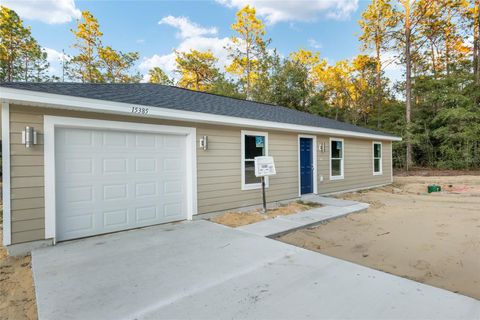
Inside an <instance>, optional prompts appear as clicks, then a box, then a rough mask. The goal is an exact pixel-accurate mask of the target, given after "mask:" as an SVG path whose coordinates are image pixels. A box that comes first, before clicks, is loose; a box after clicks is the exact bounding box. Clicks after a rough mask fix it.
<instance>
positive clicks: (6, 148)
mask: <svg viewBox="0 0 480 320" xmlns="http://www.w3.org/2000/svg"><path fill="white" fill-rule="evenodd" d="M2 173H3V179H2V180H3V181H2V184H3V185H2V200H3V245H4V246H8V245H10V244H11V243H12V229H11V222H12V218H11V210H10V209H11V207H10V204H11V200H10V192H11V191H10V188H11V185H10V106H9V105H8V102H5V101H2Z"/></svg>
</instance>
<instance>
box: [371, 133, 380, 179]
mask: <svg viewBox="0 0 480 320" xmlns="http://www.w3.org/2000/svg"><path fill="white" fill-rule="evenodd" d="M376 144H379V145H380V157H379V158H378V157H377V158H375V145H376ZM375 159H379V160H380V171H375ZM382 162H383V144H382V142H380V141H372V172H373V175H374V176H381V175H383V163H382Z"/></svg>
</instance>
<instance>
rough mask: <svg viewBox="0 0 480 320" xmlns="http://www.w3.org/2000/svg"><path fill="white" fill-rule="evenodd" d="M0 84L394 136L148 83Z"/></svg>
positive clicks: (92, 97) (207, 94)
mask: <svg viewBox="0 0 480 320" xmlns="http://www.w3.org/2000/svg"><path fill="white" fill-rule="evenodd" d="M0 86H1V87H5V88H12V89H21V90H29V91H38V92H45V93H52V94H60V95H66V96H73V97H82V98H90V99H99V100H106V101H114V102H123V103H130V104H137V105H145V106H150V107H159V108H168V109H175V110H183V111H193V112H202V113H208V114H216V115H223V116H232V117H238V118H245V119H255V120H265V121H273V122H279V123H286V124H295V125H304V126H312V127H320V128H327V129H336V130H345V131H352V132H358V133H366V134H374V135H381V136H385V137H394V135H392V134H388V133H384V132H379V131H375V130H371V129H367V128H363V127H359V126H355V125H352V124H349V123H345V122H341V121H336V120H332V119H328V118H325V117H320V116H316V115H313V114H309V113H306V112H301V111H298V110H294V109H290V108H286V107H282V106H276V105H271V104H265V103H260V102H255V101H248V100H242V99H235V98H229V97H224V96H220V95H215V94H210V93H204V92H197V91H192V90H187V89H183V88H178V87H173V86H164V85H158V84H149V83H130V84H89V83H64V82H63V83H62V82H45V83H23V82H12V83H1V84H0Z"/></svg>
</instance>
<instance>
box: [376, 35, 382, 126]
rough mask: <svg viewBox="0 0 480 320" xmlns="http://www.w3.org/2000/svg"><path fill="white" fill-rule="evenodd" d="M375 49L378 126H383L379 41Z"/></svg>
mask: <svg viewBox="0 0 480 320" xmlns="http://www.w3.org/2000/svg"><path fill="white" fill-rule="evenodd" d="M375 47H376V48H375V49H376V51H377V58H376V59H377V69H376V75H375V77H376V79H375V81H376V84H377V110H378V115H377V128H379V129H380V128H381V127H382V122H381V121H380V117H381V115H382V100H383V99H382V79H381V78H380V76H381V72H382V61H381V58H380V43H378V41H377V42H376V43H375Z"/></svg>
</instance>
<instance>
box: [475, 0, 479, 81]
mask: <svg viewBox="0 0 480 320" xmlns="http://www.w3.org/2000/svg"><path fill="white" fill-rule="evenodd" d="M476 8H477V17H476V20H477V23H476V25H477V32H476V33H475V36H476V39H477V41H475V43H476V45H477V52H476V59H477V63H476V81H477V84H478V85H480V0H477V1H476Z"/></svg>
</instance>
